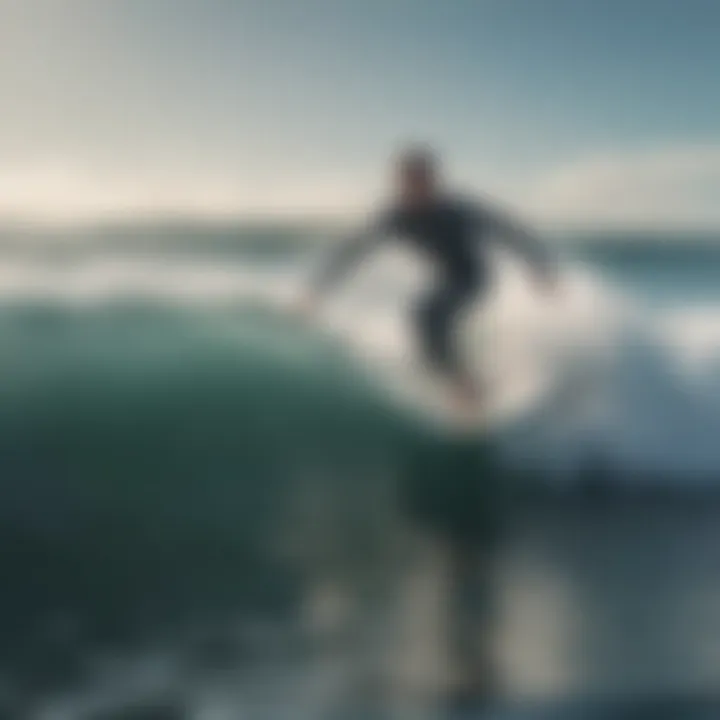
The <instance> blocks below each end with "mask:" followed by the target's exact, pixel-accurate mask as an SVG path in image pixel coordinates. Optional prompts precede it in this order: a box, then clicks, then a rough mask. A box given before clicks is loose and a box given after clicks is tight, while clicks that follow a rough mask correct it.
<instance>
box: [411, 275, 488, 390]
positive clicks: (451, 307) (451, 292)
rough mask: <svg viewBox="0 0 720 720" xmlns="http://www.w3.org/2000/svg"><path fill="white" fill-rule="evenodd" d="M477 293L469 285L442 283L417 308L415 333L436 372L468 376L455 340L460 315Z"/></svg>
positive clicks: (427, 359)
mask: <svg viewBox="0 0 720 720" xmlns="http://www.w3.org/2000/svg"><path fill="white" fill-rule="evenodd" d="M474 295H475V288H474V287H473V286H472V285H469V284H451V283H447V284H443V285H441V286H440V287H439V288H437V289H435V290H433V292H431V293H430V294H429V295H428V296H427V297H425V298H424V299H423V300H422V301H421V302H420V303H419V304H418V307H417V311H416V332H417V335H418V340H419V345H420V350H421V352H422V355H423V358H424V360H425V362H427V363H428V365H429V366H430V367H431V368H432V369H433V370H435V371H437V372H441V373H443V374H446V375H449V376H451V377H462V378H465V377H466V376H467V373H466V371H465V368H464V367H463V366H462V363H461V361H460V357H459V353H458V349H457V347H456V342H455V337H454V333H455V329H456V324H457V320H458V316H459V315H460V313H461V311H462V310H464V309H465V307H466V306H467V305H468V303H469V302H470V301H471V300H472V298H473V296H474Z"/></svg>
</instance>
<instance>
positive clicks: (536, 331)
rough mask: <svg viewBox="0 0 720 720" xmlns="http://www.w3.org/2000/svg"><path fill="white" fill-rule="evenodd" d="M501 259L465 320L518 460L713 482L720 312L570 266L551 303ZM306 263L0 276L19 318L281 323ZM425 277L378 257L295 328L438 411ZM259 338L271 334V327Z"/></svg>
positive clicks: (154, 263) (51, 267) (1, 271)
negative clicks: (429, 365) (658, 302)
mask: <svg viewBox="0 0 720 720" xmlns="http://www.w3.org/2000/svg"><path fill="white" fill-rule="evenodd" d="M498 262H499V266H500V274H501V276H502V282H500V283H498V285H497V291H496V292H495V295H494V296H493V297H492V298H491V301H490V302H489V304H488V306H487V307H486V308H485V309H483V310H482V311H480V310H478V311H477V312H473V313H472V314H471V317H470V319H469V320H468V326H467V327H466V329H465V332H464V337H465V338H466V348H465V350H466V352H467V354H468V357H469V358H470V362H471V364H472V366H473V367H475V368H476V369H477V371H478V372H479V373H480V374H481V377H483V378H485V379H486V382H487V383H488V384H489V385H490V386H491V387H492V388H493V394H494V397H495V398H496V400H497V403H498V407H499V408H500V409H499V410H498V413H499V415H502V414H503V413H505V415H507V416H508V417H510V418H511V419H512V420H511V421H510V422H509V423H508V424H509V428H508V430H507V432H506V435H507V437H508V441H507V445H508V455H509V456H510V457H511V458H515V459H518V460H519V461H521V462H524V463H535V464H538V467H539V469H540V470H545V468H547V472H548V473H549V472H550V471H551V470H552V474H553V476H554V477H558V478H559V477H565V478H572V477H573V476H576V475H577V474H578V473H579V472H580V471H581V470H582V468H583V467H585V466H586V465H587V464H588V463H589V462H593V463H597V462H602V463H603V464H605V465H607V466H609V467H612V469H613V476H614V477H615V478H623V479H625V480H627V481H632V482H637V481H638V478H639V477H640V476H641V475H642V476H643V477H647V478H653V480H652V481H653V482H657V478H659V477H666V476H675V475H677V476H682V477H684V478H687V477H692V478H696V477H697V478H700V477H702V478H704V481H707V480H708V479H710V478H712V476H713V475H714V474H715V473H716V472H717V471H718V470H720V452H718V451H717V450H716V449H715V443H714V441H713V438H714V437H716V436H717V432H718V430H720V373H719V372H718V371H719V370H720V308H717V309H716V308H715V307H714V306H713V305H711V304H709V305H708V306H706V307H704V308H692V309H684V310H683V309H671V310H664V311H659V310H657V309H654V308H652V307H643V305H642V303H640V302H639V301H638V300H637V299H633V298H631V297H628V296H626V295H623V294H622V293H619V292H618V291H616V290H611V289H610V288H609V287H608V286H607V285H606V284H604V283H603V282H602V281H601V279H600V278H599V277H598V276H596V275H594V274H593V273H591V272H589V271H588V269H587V268H586V267H583V266H580V265H577V264H575V265H569V266H568V267H567V268H566V271H565V273H564V277H563V282H562V288H561V293H560V294H559V295H558V297H556V298H541V297H537V296H536V295H534V294H533V291H532V288H531V287H530V286H528V284H527V282H526V281H525V280H524V278H523V275H522V273H521V272H519V271H518V270H517V269H516V268H514V267H513V266H512V265H509V264H508V263H507V262H505V261H504V260H503V259H502V258H500V259H499V261H498ZM307 268H308V265H303V264H300V263H298V262H297V261H292V262H286V263H277V262H276V263H272V264H266V263H260V264H253V263H252V262H250V261H247V260H245V261H244V262H243V263H237V264H228V263H226V262H219V261H218V260H217V259H212V258H211V259H205V260H204V261H200V260H198V259H197V258H194V259H188V258H182V257H175V258H162V259H161V258H154V259H153V258H149V257H144V256H141V257H134V256H132V255H127V254H124V255H107V254H104V255H99V256H91V257H89V258H87V259H86V260H85V261H83V262H72V263H57V262H45V263H42V262H38V261H37V260H27V259H25V260H22V259H17V258H15V259H14V260H7V261H6V262H4V263H3V265H2V267H1V268H0V297H1V298H2V302H3V304H4V305H5V307H6V308H14V309H15V311H17V312H19V307H20V306H26V307H28V306H32V305H37V304H38V303H42V304H45V305H46V306H47V307H48V308H53V307H55V308H56V309H58V312H59V309H60V308H65V309H66V310H69V309H74V310H78V309H80V308H83V307H84V308H86V309H93V308H98V307H101V306H105V307H111V306H127V305H132V304H135V305H143V304H145V305H146V306H147V307H148V308H152V306H153V305H159V306H163V305H165V306H184V307H185V308H186V309H188V311H190V310H192V309H193V308H196V309H197V308H204V309H206V310H208V311H217V312H220V311H222V310H227V309H228V308H235V309H238V308H245V309H247V308H253V307H254V308H256V309H258V308H261V307H264V308H266V310H269V309H271V308H274V309H275V312H274V316H275V317H278V316H279V315H282V312H280V313H278V312H277V310H278V309H280V310H282V305H283V304H284V303H286V302H287V301H288V300H289V299H290V298H291V297H292V296H293V294H294V293H295V292H296V290H297V287H298V283H299V282H301V280H302V277H303V276H304V275H305V273H306V271H307ZM426 272H427V269H425V268H423V267H422V266H419V265H417V264H413V263H412V262H410V261H409V260H408V258H405V257H403V256H402V255H400V254H399V253H388V254H386V255H384V256H383V255H380V256H378V257H377V258H376V260H375V261H374V262H371V263H369V265H368V267H366V268H365V269H364V270H363V272H362V273H360V274H358V276H357V277H356V278H354V279H353V280H352V282H350V283H349V284H348V286H347V287H346V288H345V289H344V290H343V292H341V293H340V294H339V295H338V297H337V298H336V299H335V300H334V302H333V303H332V304H331V305H330V307H329V309H328V311H327V313H326V314H325V316H324V321H325V325H324V326H320V327H319V328H316V331H315V332H314V331H313V330H312V329H311V328H309V327H307V328H306V329H305V331H302V330H301V329H299V328H298V329H296V334H295V338H296V339H295V342H296V343H297V344H298V346H301V345H303V341H302V340H301V338H303V337H304V338H305V344H307V342H319V338H320V337H323V336H327V338H328V339H329V337H335V338H336V339H337V340H339V341H340V342H341V343H342V345H343V346H344V347H345V351H351V352H352V354H353V358H354V360H355V362H356V364H357V367H358V368H359V370H358V372H362V373H364V374H365V375H366V376H371V377H374V378H375V380H376V381H377V383H380V386H381V387H383V388H385V390H386V391H387V392H389V393H390V394H391V395H392V394H393V393H394V394H395V397H396V399H397V400H400V401H402V402H406V404H407V403H409V404H410V406H411V407H414V408H415V409H416V410H419V411H423V412H425V413H426V414H427V413H428V412H429V413H431V414H432V413H435V414H436V415H437V414H438V412H439V408H440V406H439V404H438V397H437V388H436V387H435V385H434V384H433V383H432V382H431V381H430V380H429V379H428V378H427V377H426V375H425V374H424V373H423V371H422V368H420V367H418V366H417V364H416V355H415V352H414V348H413V341H412V336H411V335H410V333H409V332H408V330H409V328H408V325H407V323H406V310H407V306H408V304H409V303H410V302H411V301H412V298H413V297H414V296H415V294H416V292H417V291H418V288H420V287H423V286H424V283H426V282H427V278H426ZM148 313H150V310H148ZM6 314H7V313H6ZM142 315H143V313H138V315H137V318H136V320H137V322H141V321H142ZM266 317H270V316H269V315H266ZM290 322H292V321H290ZM256 327H257V328H258V331H259V328H260V327H261V324H260V325H257V326H256ZM262 332H264V334H265V336H266V338H271V337H273V336H274V333H275V331H274V330H273V326H272V321H268V325H267V327H266V328H265V329H264V330H263V331H262ZM303 332H306V333H307V335H304V334H303ZM298 333H299V335H298ZM310 337H313V338H314V340H313V341H309V340H308V339H307V338H310ZM239 342H240V341H239ZM243 342H247V337H245V339H244V341H243ZM336 352H342V350H341V349H339V348H336ZM530 418H531V419H532V420H530ZM543 474H545V473H543ZM648 482H650V480H648Z"/></svg>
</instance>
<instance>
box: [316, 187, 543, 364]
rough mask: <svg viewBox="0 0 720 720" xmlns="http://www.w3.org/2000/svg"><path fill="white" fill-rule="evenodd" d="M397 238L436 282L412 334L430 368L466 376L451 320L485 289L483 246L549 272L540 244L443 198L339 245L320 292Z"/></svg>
mask: <svg viewBox="0 0 720 720" xmlns="http://www.w3.org/2000/svg"><path fill="white" fill-rule="evenodd" d="M385 238H396V239H397V240H398V241H399V242H402V243H407V244H409V245H410V246H411V247H412V248H414V249H416V250H417V251H419V252H420V253H421V254H423V255H424V256H425V257H427V258H428V259H429V260H430V261H431V262H432V264H433V265H434V267H435V268H436V270H437V271H438V272H437V276H438V282H437V284H436V285H435V286H434V287H432V288H431V289H430V290H429V291H428V292H427V293H426V294H425V295H424V296H423V297H422V298H421V299H420V300H419V302H418V303H417V305H416V312H415V318H416V323H415V327H416V331H417V335H418V340H419V344H420V348H421V351H422V353H423V356H424V358H425V360H426V361H427V362H428V363H429V364H430V365H431V367H433V368H434V369H436V370H438V371H440V372H443V373H447V374H450V375H453V376H460V375H462V376H466V373H465V371H464V368H463V367H462V364H461V363H460V361H459V358H458V354H457V352H456V350H455V346H454V343H453V342H452V334H453V330H454V328H455V320H456V318H457V317H458V315H459V314H460V313H461V311H463V310H464V309H465V308H466V306H467V305H468V304H469V302H470V301H472V300H473V299H477V298H478V297H479V296H482V295H483V294H484V293H485V291H486V289H487V288H488V286H489V281H490V277H489V266H488V262H487V257H486V255H487V252H486V250H487V245H488V244H489V242H490V241H491V239H493V238H498V239H502V240H505V241H506V242H507V243H508V244H510V245H511V246H512V247H513V248H514V249H515V250H516V251H518V252H520V253H521V254H522V256H523V257H524V258H526V259H527V260H528V261H529V262H530V263H531V265H532V267H533V269H534V270H536V271H538V272H543V273H546V272H547V271H548V270H549V267H550V266H549V263H548V257H547V255H546V254H545V252H544V249H543V248H542V247H541V245H540V244H539V243H536V242H534V241H533V240H532V239H531V238H530V236H529V235H528V234H527V233H526V232H525V231H524V230H522V229H521V228H520V227H519V226H517V225H516V224H515V223H514V222H512V221H511V220H510V219H509V218H507V217H506V216H504V215H502V214H500V213H498V212H497V211H495V210H493V209H491V208H489V207H487V206H485V205H481V204H477V203H469V202H466V201H465V200H463V199H460V198H442V199H438V200H437V201H435V202H433V203H432V204H431V205H427V206H424V207H419V208H412V207H404V206H401V205H398V206H395V207H391V208H390V209H389V210H387V211H386V212H383V213H381V214H380V215H379V217H377V218H375V219H373V220H372V222H371V223H370V226H369V227H368V228H367V229H366V230H365V231H364V232H362V233H359V234H358V235H356V236H354V237H353V238H351V239H350V240H349V241H348V242H346V243H343V244H342V245H340V246H339V248H338V250H337V252H335V253H333V254H332V255H331V257H330V259H329V262H328V263H327V264H326V265H324V266H323V267H322V268H321V273H320V275H319V276H318V278H317V288H318V289H319V290H326V289H329V287H331V286H332V285H334V284H335V283H336V282H338V281H339V280H340V279H341V277H342V276H343V275H345V274H346V273H347V272H348V271H349V270H350V269H351V267H352V266H353V265H355V263H356V262H358V261H359V259H360V258H361V257H362V256H363V255H364V254H365V253H366V252H367V251H368V250H369V249H370V248H372V247H373V246H374V245H376V244H377V243H378V242H380V241H382V240H384V239H385Z"/></svg>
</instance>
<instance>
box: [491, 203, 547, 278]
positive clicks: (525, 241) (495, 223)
mask: <svg viewBox="0 0 720 720" xmlns="http://www.w3.org/2000/svg"><path fill="white" fill-rule="evenodd" d="M481 213H482V218H481V220H480V222H481V223H482V226H483V228H484V231H485V233H487V235H488V236H489V237H491V238H493V239H494V240H496V241H497V242H499V243H500V244H502V245H503V246H505V247H507V248H508V249H509V250H511V251H512V252H513V253H514V254H515V255H517V256H519V257H520V258H521V259H522V260H523V261H524V262H525V263H526V264H527V265H528V267H529V268H530V270H531V271H532V273H533V274H534V275H535V276H536V277H537V279H538V280H540V281H541V282H543V283H546V284H547V283H552V282H554V280H555V277H556V273H557V263H556V260H555V257H554V256H553V254H552V253H551V252H550V249H549V248H548V246H547V244H546V243H545V242H543V241H542V240H541V239H540V237H539V236H538V235H537V233H535V232H534V231H532V230H530V229H529V228H528V227H527V226H525V224H524V223H522V222H520V221H519V220H517V219H516V218H515V217H513V216H512V215H510V214H508V213H505V212H503V211H501V210H498V209H495V208H483V209H482V210H481Z"/></svg>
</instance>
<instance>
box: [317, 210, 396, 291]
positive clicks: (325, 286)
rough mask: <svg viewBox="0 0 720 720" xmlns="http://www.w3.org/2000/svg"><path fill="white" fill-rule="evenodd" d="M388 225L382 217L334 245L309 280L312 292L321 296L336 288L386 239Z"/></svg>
mask: <svg viewBox="0 0 720 720" xmlns="http://www.w3.org/2000/svg"><path fill="white" fill-rule="evenodd" d="M388 230H389V223H388V221H387V219H386V218H385V217H384V216H383V217H380V218H377V219H373V220H372V221H370V222H368V223H366V225H365V227H363V228H362V229H361V230H359V231H358V232H356V233H354V234H353V235H351V236H350V237H348V238H346V239H345V240H343V241H341V242H340V243H338V244H337V245H335V246H334V247H333V248H332V249H331V250H330V252H329V253H328V254H327V255H326V257H325V258H323V259H322V260H321V262H320V264H319V266H318V268H317V271H316V272H315V274H314V276H313V278H312V279H311V288H312V292H313V293H314V294H315V295H322V294H325V293H327V292H329V291H330V290H332V289H333V288H334V287H336V286H337V285H338V284H339V283H340V282H341V281H342V280H343V279H345V278H346V277H347V275H348V274H349V273H350V272H351V271H352V270H353V269H354V268H355V267H357V266H358V265H359V264H360V263H361V262H362V260H364V259H365V258H366V257H367V256H368V255H369V254H370V253H371V251H372V250H374V249H375V248H376V247H377V246H378V245H379V244H380V243H381V242H382V240H383V239H384V238H385V237H386V235H387V233H388Z"/></svg>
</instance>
